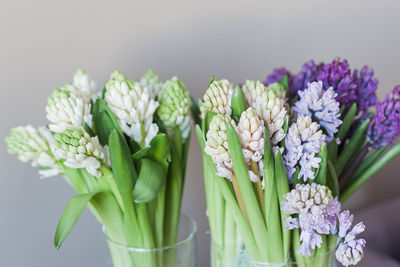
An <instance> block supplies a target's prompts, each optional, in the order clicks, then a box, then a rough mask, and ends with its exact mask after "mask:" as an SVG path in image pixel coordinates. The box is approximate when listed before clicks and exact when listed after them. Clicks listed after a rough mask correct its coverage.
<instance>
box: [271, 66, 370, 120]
mask: <svg viewBox="0 0 400 267" xmlns="http://www.w3.org/2000/svg"><path fill="white" fill-rule="evenodd" d="M373 74H374V71H373V69H371V68H368V67H367V66H364V67H362V68H361V70H360V71H358V70H357V69H356V70H354V71H353V72H352V70H351V69H350V67H349V64H348V62H347V60H340V59H334V60H333V61H332V62H330V63H328V64H324V63H318V64H316V63H315V62H314V60H310V61H308V62H306V63H304V65H303V66H302V68H301V70H300V71H299V72H298V73H297V74H295V75H294V74H292V73H290V72H289V71H288V70H286V69H284V68H281V69H275V70H274V73H273V74H271V75H269V76H268V77H267V81H266V82H265V84H270V83H271V82H272V81H279V80H280V79H281V78H282V77H283V76H284V75H286V76H287V77H288V81H289V88H288V89H289V99H290V100H294V99H295V98H296V95H297V94H298V92H299V91H303V90H304V89H306V88H307V87H308V84H309V83H312V82H317V81H321V82H322V84H323V88H324V89H325V90H328V89H329V88H331V87H332V88H333V91H335V93H336V96H335V98H336V100H337V101H339V103H340V105H343V106H345V107H346V108H349V107H350V106H351V105H352V104H353V103H356V104H357V110H358V113H359V114H362V115H363V114H364V113H366V114H368V108H369V107H371V106H374V105H375V104H376V102H377V100H376V99H377V97H376V89H377V85H378V80H377V79H375V78H373ZM366 116H367V115H364V117H363V118H365V117H366Z"/></svg>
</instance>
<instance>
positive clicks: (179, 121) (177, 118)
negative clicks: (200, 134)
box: [157, 77, 191, 139]
mask: <svg viewBox="0 0 400 267" xmlns="http://www.w3.org/2000/svg"><path fill="white" fill-rule="evenodd" d="M159 101H160V107H159V108H158V110H157V114H158V117H159V118H160V119H161V121H162V122H163V123H164V125H165V126H166V128H167V129H171V130H173V129H174V128H175V127H179V128H180V130H181V133H182V138H183V139H187V138H188V137H189V134H190V105H191V102H190V95H189V93H188V91H187V90H186V88H185V86H184V84H183V83H182V82H181V81H180V80H179V79H178V78H177V77H173V78H172V79H171V80H169V81H167V82H165V85H164V88H163V92H162V95H161V98H160V99H159Z"/></svg>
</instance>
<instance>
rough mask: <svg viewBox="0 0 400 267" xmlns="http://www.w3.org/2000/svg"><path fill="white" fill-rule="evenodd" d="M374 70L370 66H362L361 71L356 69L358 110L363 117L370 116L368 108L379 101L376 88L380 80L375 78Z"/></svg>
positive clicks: (354, 74)
mask: <svg viewBox="0 0 400 267" xmlns="http://www.w3.org/2000/svg"><path fill="white" fill-rule="evenodd" d="M373 76H374V70H373V69H372V68H368V66H364V67H362V69H361V70H360V72H359V73H358V70H355V71H354V73H353V78H354V80H355V82H356V83H357V87H358V88H357V110H358V113H359V114H362V115H363V118H362V119H365V118H366V117H367V116H368V112H367V111H368V108H369V107H371V106H375V105H376V103H377V97H376V90H377V88H378V80H377V79H376V78H373Z"/></svg>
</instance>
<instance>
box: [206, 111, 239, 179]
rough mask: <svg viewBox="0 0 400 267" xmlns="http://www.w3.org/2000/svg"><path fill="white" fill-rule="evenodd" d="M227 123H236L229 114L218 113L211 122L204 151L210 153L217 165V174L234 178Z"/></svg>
mask: <svg viewBox="0 0 400 267" xmlns="http://www.w3.org/2000/svg"><path fill="white" fill-rule="evenodd" d="M227 123H231V124H232V125H235V122H234V121H233V120H232V119H231V118H230V117H228V116H225V115H221V114H217V115H215V116H214V117H213V119H212V120H211V123H210V128H209V130H208V132H207V135H206V137H207V141H206V144H205V148H204V151H205V152H206V153H207V154H208V155H210V157H211V158H212V160H213V162H214V163H215V165H216V166H217V175H218V176H220V177H225V178H228V179H231V178H232V168H233V166H232V158H231V154H230V153H229V148H228V136H227Z"/></svg>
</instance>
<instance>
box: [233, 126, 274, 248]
mask: <svg viewBox="0 0 400 267" xmlns="http://www.w3.org/2000/svg"><path fill="white" fill-rule="evenodd" d="M227 134H228V146H229V152H230V154H231V156H232V165H233V168H234V171H235V174H236V179H237V182H238V185H239V189H240V193H241V195H242V197H243V202H244V206H245V208H246V212H247V215H248V218H249V221H250V225H251V228H252V230H253V232H254V236H255V239H256V242H257V245H258V246H259V248H260V251H267V249H268V245H267V242H266V241H267V240H266V239H265V238H264V237H265V236H266V235H267V229H266V224H265V221H264V217H263V215H262V211H261V208H260V206H259V205H258V201H257V198H256V195H255V192H254V189H253V185H252V182H251V180H250V177H249V173H248V170H247V165H246V163H245V161H244V158H243V154H242V146H241V144H240V141H239V138H238V136H237V134H236V131H235V129H234V128H233V126H232V125H231V124H227Z"/></svg>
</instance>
